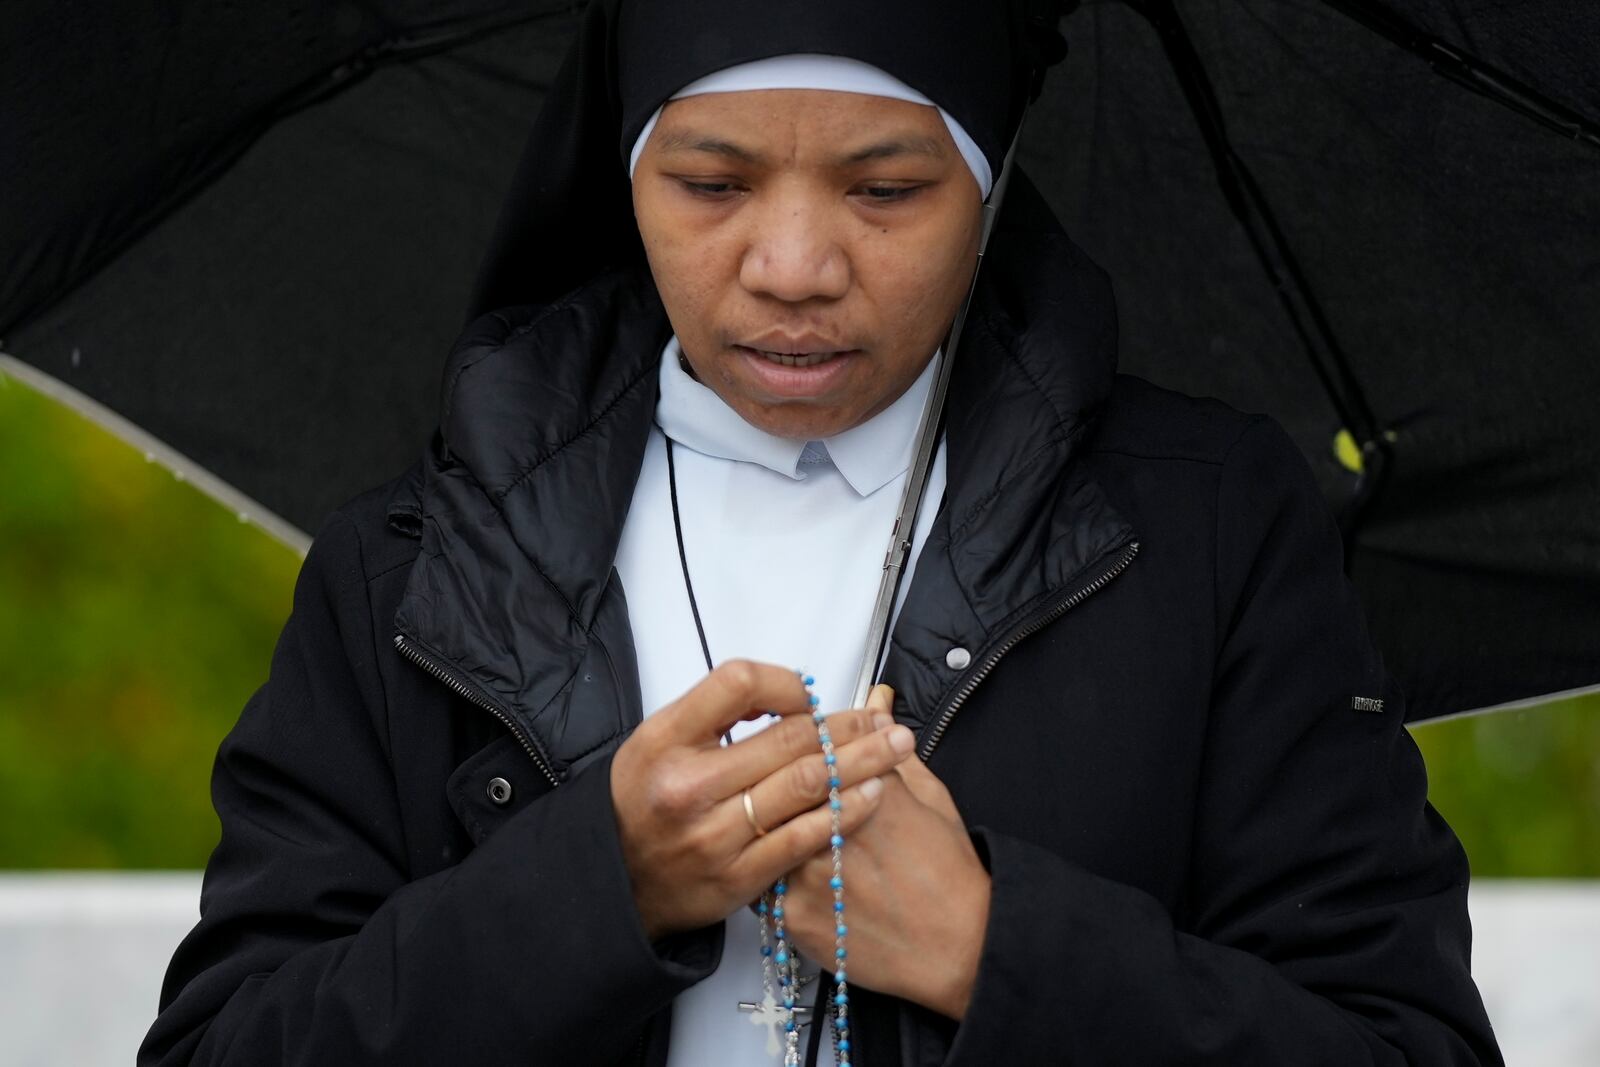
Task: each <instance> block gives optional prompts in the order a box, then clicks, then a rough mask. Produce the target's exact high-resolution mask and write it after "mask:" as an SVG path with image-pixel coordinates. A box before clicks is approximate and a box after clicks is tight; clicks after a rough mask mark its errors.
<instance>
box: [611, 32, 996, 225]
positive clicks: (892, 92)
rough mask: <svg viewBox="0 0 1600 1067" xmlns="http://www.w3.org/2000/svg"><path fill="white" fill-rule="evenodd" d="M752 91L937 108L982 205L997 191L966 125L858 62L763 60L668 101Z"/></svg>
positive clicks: (814, 57)
mask: <svg viewBox="0 0 1600 1067" xmlns="http://www.w3.org/2000/svg"><path fill="white" fill-rule="evenodd" d="M751 89H831V90H833V91H835V92H841V93H864V94H866V95H868V96H886V97H888V98H889V99H891V100H905V101H907V102H909V103H912V104H924V105H926V106H928V107H933V108H938V111H939V117H940V118H942V119H944V124H945V126H946V128H948V129H949V131H950V137H951V139H952V140H954V141H955V143H956V148H957V149H958V150H959V151H960V152H961V158H962V159H964V160H966V163H967V166H968V167H969V168H970V169H971V170H972V176H973V177H974V178H976V179H977V180H978V188H979V189H980V190H982V193H983V199H985V200H987V199H989V190H990V189H992V188H993V187H994V174H993V172H992V171H990V169H989V160H988V159H987V158H986V157H985V156H984V154H983V151H982V150H981V149H980V148H979V147H978V144H977V142H976V141H974V140H973V139H972V138H971V137H970V136H968V134H967V131H966V130H965V129H963V128H962V126H961V123H959V122H957V121H956V120H955V119H954V118H953V117H952V116H951V115H950V113H949V112H947V111H946V110H945V109H944V108H942V107H939V106H938V105H937V104H935V103H934V102H933V101H932V100H929V99H928V98H927V97H925V96H923V95H922V94H921V93H919V92H917V91H916V90H915V89H913V88H911V86H909V85H907V84H906V83H905V82H903V81H901V80H900V79H899V78H896V77H895V76H894V75H892V74H890V73H888V72H887V71H885V70H883V69H882V68H880V67H875V66H873V65H872V64H871V63H863V62H862V61H861V60H859V59H847V58H845V57H844V56H827V55H818V54H811V53H794V54H791V55H786V56H773V57H772V58H771V59H758V60H755V61H754V62H751V63H741V64H739V65H738V66H735V67H727V68H725V69H723V70H719V71H717V72H716V73H715V74H708V75H706V76H705V77H704V78H701V79H699V80H698V81H692V82H690V83H689V84H688V85H685V86H684V87H683V88H682V89H679V90H678V91H677V92H675V93H673V94H672V96H670V97H669V98H668V99H669V100H680V99H682V98H683V97H686V96H700V95H702V94H704V93H738V92H745V91H747V90H751ZM660 118H661V108H659V107H658V108H656V110H655V114H653V115H651V116H650V121H649V122H646V123H645V124H644V129H642V130H640V131H639V136H638V138H637V139H636V140H635V141H634V142H633V151H632V152H631V153H629V155H628V177H629V179H632V177H633V172H634V168H636V167H637V166H638V165H639V156H640V155H641V154H642V153H643V152H644V144H645V142H646V141H648V140H649V139H650V134H651V132H652V131H654V130H655V128H656V121H657V120H658V119H660Z"/></svg>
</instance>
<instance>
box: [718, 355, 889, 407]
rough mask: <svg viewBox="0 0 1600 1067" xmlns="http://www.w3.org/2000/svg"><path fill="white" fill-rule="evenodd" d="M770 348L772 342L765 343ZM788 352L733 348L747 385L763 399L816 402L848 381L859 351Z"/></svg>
mask: <svg viewBox="0 0 1600 1067" xmlns="http://www.w3.org/2000/svg"><path fill="white" fill-rule="evenodd" d="M768 343H769V344H770V343H771V342H768ZM784 347H786V348H788V349H789V351H786V352H775V351H773V350H772V349H770V348H755V347H752V346H749V345H734V346H733V350H734V351H735V352H737V353H738V354H739V355H740V357H742V360H741V361H742V363H743V365H744V367H745V373H746V374H747V375H748V376H749V377H748V381H750V382H751V383H752V384H754V385H755V386H756V388H757V389H758V390H759V392H760V393H761V394H762V395H765V396H766V397H768V398H774V399H783V400H816V399H817V398H819V397H823V396H827V395H830V394H831V393H832V392H833V391H835V390H837V389H838V388H840V387H841V386H842V384H843V383H844V382H845V381H846V380H847V379H848V377H849V375H850V367H851V365H852V364H853V363H854V362H855V357H857V356H859V355H860V354H861V353H860V350H859V349H854V348H852V349H843V350H835V349H822V348H820V347H818V348H814V349H811V350H809V351H808V350H807V348H809V346H801V345H793V346H790V345H785V346H784Z"/></svg>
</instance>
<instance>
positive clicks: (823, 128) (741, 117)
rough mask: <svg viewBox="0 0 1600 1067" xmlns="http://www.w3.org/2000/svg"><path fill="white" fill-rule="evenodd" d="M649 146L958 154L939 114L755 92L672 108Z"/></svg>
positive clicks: (812, 93) (790, 92)
mask: <svg viewBox="0 0 1600 1067" xmlns="http://www.w3.org/2000/svg"><path fill="white" fill-rule="evenodd" d="M651 144H652V147H654V148H655V149H656V150H657V151H659V152H691V151H701V152H704V151H711V152H716V153H718V154H723V155H741V154H744V155H749V156H758V155H759V156H767V155H770V154H772V153H774V152H778V153H783V154H791V155H812V154H818V153H826V154H828V155H830V156H837V157H842V158H844V159H845V160H848V161H855V162H860V161H862V160H865V159H870V158H874V157H878V158H881V157H884V156H888V155H898V154H902V153H909V154H916V155H922V156H928V157H933V158H939V159H945V158H954V157H955V156H956V155H957V150H956V147H955V142H954V141H952V140H951V138H950V131H949V129H948V128H947V127H946V126H945V124H944V120H943V119H941V118H940V117H939V112H938V110H937V109H935V108H933V107H929V106H928V105H925V104H915V103H911V102H909V101H906V100H895V99H891V98H889V97H885V96H872V95H869V94H865V93H849V92H836V91H833V90H828V89H752V90H746V91H743V92H732V93H704V94H701V95H698V96H689V97H684V98H682V99H680V100H673V101H669V102H668V103H667V104H666V106H665V107H663V108H662V110H661V118H660V121H659V122H658V123H657V125H656V129H655V131H654V133H653V134H652V136H651Z"/></svg>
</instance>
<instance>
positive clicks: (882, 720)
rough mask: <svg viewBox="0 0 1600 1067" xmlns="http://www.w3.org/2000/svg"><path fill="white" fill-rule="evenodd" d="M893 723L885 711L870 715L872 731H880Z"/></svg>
mask: <svg viewBox="0 0 1600 1067" xmlns="http://www.w3.org/2000/svg"><path fill="white" fill-rule="evenodd" d="M893 721H894V720H893V719H891V718H889V713H888V712H887V711H875V712H873V713H872V728H873V729H874V730H881V729H883V728H884V727H885V726H888V725H889V724H890V723H891V722H893Z"/></svg>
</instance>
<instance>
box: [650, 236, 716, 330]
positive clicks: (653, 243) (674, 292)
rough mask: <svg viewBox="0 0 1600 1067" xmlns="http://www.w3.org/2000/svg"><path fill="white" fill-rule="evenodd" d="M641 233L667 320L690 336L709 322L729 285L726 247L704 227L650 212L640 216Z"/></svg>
mask: <svg viewBox="0 0 1600 1067" xmlns="http://www.w3.org/2000/svg"><path fill="white" fill-rule="evenodd" d="M647 207H648V205H647ZM639 234H640V236H641V237H642V238H643V239H644V250H645V255H646V257H647V258H648V259H649V261H650V272H651V274H652V275H653V276H654V277H655V282H656V289H657V290H658V291H659V292H660V294H661V299H662V302H663V303H664V304H665V305H666V308H667V313H668V315H669V316H670V317H671V318H672V320H673V322H674V324H675V326H679V325H681V326H682V327H684V328H683V329H679V330H678V331H677V332H678V333H679V334H680V336H684V335H686V330H687V331H689V332H690V333H689V335H691V336H692V331H693V329H694V328H695V326H696V325H697V324H702V323H708V322H709V321H710V316H709V314H708V312H709V311H710V310H711V308H712V306H713V305H714V304H715V302H716V300H717V294H718V292H719V290H720V289H721V288H723V287H724V286H725V284H726V281H727V277H726V276H727V275H728V267H727V265H726V262H725V261H727V260H728V259H729V252H728V249H727V248H726V247H724V246H725V245H726V244H727V242H726V241H721V240H719V239H718V238H717V236H716V234H714V233H708V232H707V229H706V227H704V226H698V225H694V224H692V223H691V222H690V221H687V220H684V219H681V218H678V217H676V216H673V215H672V214H670V213H668V212H651V211H648V210H647V211H645V212H643V213H641V214H640V215H639Z"/></svg>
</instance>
